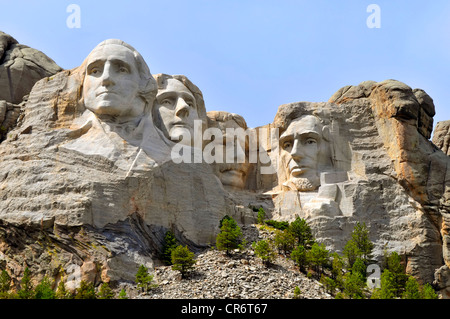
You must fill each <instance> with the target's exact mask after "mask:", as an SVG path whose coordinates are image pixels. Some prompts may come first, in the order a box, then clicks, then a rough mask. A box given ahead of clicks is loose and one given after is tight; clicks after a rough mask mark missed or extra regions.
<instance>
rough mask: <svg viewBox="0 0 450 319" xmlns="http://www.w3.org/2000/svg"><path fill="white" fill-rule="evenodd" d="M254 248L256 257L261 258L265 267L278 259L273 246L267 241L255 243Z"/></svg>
mask: <svg viewBox="0 0 450 319" xmlns="http://www.w3.org/2000/svg"><path fill="white" fill-rule="evenodd" d="M252 247H253V249H254V251H255V254H256V256H258V257H259V258H261V260H262V261H263V263H264V265H266V266H268V265H269V264H270V263H271V262H272V261H273V260H274V259H275V257H276V254H275V251H274V250H273V248H272V245H271V244H270V243H269V241H267V240H264V239H263V240H260V241H258V242H254V243H253V244H252Z"/></svg>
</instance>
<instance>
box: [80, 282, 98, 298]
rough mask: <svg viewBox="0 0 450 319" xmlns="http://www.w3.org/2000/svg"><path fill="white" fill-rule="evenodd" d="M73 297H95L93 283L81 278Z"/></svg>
mask: <svg viewBox="0 0 450 319" xmlns="http://www.w3.org/2000/svg"><path fill="white" fill-rule="evenodd" d="M75 299H97V294H96V293H95V287H94V283H92V282H86V281H84V280H82V281H81V282H80V287H79V288H78V289H77V290H76V293H75Z"/></svg>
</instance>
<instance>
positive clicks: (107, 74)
mask: <svg viewBox="0 0 450 319" xmlns="http://www.w3.org/2000/svg"><path fill="white" fill-rule="evenodd" d="M102 85H103V86H110V85H114V81H113V79H112V77H111V69H110V66H109V64H108V63H107V64H105V67H104V69H103V74H102Z"/></svg>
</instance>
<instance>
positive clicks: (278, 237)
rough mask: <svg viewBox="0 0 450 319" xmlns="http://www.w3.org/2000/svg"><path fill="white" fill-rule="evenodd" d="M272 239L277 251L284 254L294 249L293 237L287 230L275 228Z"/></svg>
mask: <svg viewBox="0 0 450 319" xmlns="http://www.w3.org/2000/svg"><path fill="white" fill-rule="evenodd" d="M273 240H274V243H275V246H276V247H277V248H278V251H279V252H281V251H282V252H284V253H285V254H286V253H288V252H290V251H292V249H294V246H295V238H294V235H292V233H291V232H289V231H288V230H283V231H281V230H278V229H277V230H276V231H275V236H274V238H273Z"/></svg>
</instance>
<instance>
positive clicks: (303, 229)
mask: <svg viewBox="0 0 450 319" xmlns="http://www.w3.org/2000/svg"><path fill="white" fill-rule="evenodd" d="M288 229H289V231H290V232H291V233H292V235H294V237H295V238H296V239H297V244H298V245H299V246H303V247H305V249H310V248H311V246H312V245H313V243H314V237H313V235H312V232H311V227H309V225H308V223H307V222H306V220H304V219H303V218H300V217H297V219H296V220H295V221H293V222H292V223H290V225H289V228H288Z"/></svg>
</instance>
